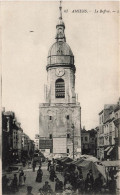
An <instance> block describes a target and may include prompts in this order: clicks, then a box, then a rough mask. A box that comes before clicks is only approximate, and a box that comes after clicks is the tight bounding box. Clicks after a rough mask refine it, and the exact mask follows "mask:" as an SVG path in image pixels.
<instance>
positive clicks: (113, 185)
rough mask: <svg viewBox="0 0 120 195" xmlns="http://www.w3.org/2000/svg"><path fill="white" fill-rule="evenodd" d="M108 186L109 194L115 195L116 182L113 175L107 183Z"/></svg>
mask: <svg viewBox="0 0 120 195" xmlns="http://www.w3.org/2000/svg"><path fill="white" fill-rule="evenodd" d="M108 186H109V193H110V194H116V180H115V177H114V176H113V175H112V176H111V180H110V181H109V183H108Z"/></svg>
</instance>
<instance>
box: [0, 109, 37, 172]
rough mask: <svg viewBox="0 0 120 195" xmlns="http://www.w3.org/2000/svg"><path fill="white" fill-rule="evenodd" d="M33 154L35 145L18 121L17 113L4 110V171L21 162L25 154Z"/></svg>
mask: <svg viewBox="0 0 120 195" xmlns="http://www.w3.org/2000/svg"><path fill="white" fill-rule="evenodd" d="M23 135H25V136H23ZM24 137H25V140H24ZM24 151H26V152H24ZM33 152H34V143H33V141H32V140H31V139H30V138H29V137H28V136H27V135H26V134H24V132H23V129H22V128H21V124H20V123H19V122H18V121H17V118H16V116H15V113H14V112H12V111H5V109H3V111H2V166H3V169H4V168H5V167H6V166H8V165H10V164H13V163H17V162H21V161H22V158H23V156H24V153H27V154H28V155H32V154H33ZM28 155H27V157H28ZM25 158H26V156H25ZM26 159H27V158H26Z"/></svg>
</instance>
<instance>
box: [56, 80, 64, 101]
mask: <svg viewBox="0 0 120 195" xmlns="http://www.w3.org/2000/svg"><path fill="white" fill-rule="evenodd" d="M55 97H56V98H65V82H64V80H63V79H57V80H56V82H55Z"/></svg>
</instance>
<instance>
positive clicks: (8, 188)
mask: <svg viewBox="0 0 120 195" xmlns="http://www.w3.org/2000/svg"><path fill="white" fill-rule="evenodd" d="M25 181H26V175H25V174H24V171H23V170H21V171H20V173H19V178H18V177H17V174H16V173H15V174H14V177H13V179H9V178H7V176H6V175H4V176H3V177H2V192H3V193H15V192H17V191H18V190H19V187H21V186H24V185H25Z"/></svg>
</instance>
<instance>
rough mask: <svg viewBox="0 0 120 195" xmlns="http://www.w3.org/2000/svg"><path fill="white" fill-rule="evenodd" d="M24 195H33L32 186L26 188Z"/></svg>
mask: <svg viewBox="0 0 120 195" xmlns="http://www.w3.org/2000/svg"><path fill="white" fill-rule="evenodd" d="M26 195H33V194H32V186H28V187H27V194H26Z"/></svg>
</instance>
